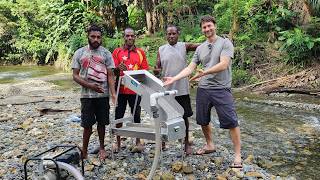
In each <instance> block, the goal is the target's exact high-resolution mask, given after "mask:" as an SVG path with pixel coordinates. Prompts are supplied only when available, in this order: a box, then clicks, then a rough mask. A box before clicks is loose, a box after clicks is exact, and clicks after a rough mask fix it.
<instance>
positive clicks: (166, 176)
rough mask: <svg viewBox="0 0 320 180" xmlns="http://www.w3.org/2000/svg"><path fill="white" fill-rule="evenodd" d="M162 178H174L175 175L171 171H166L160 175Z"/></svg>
mask: <svg viewBox="0 0 320 180" xmlns="http://www.w3.org/2000/svg"><path fill="white" fill-rule="evenodd" d="M160 179H161V180H174V179H175V178H174V175H172V174H171V173H169V172H165V173H163V174H162V175H161V177H160Z"/></svg>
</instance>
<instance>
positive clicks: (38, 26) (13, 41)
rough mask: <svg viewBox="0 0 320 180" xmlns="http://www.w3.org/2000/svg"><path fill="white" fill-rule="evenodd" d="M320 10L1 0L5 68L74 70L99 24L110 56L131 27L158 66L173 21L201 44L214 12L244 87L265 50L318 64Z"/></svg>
mask: <svg viewBox="0 0 320 180" xmlns="http://www.w3.org/2000/svg"><path fill="white" fill-rule="evenodd" d="M301 5H303V6H306V7H307V8H305V9H303V8H302V9H303V10H301V8H300V6H301ZM297 9H298V10H297ZM299 9H300V10H299ZM319 12H320V1H319V0H309V1H303V0H298V1H293V0H214V1H212V0H170V1H167V0H159V1H157V4H155V3H153V1H150V2H149V1H142V0H136V1H132V0H91V1H84V0H59V1H57V0H0V64H21V63H31V64H55V66H58V67H61V68H63V69H66V70H69V69H70V63H71V58H72V55H73V53H74V52H75V51H76V50H77V49H78V48H79V47H82V46H84V45H86V44H87V37H86V33H85V29H86V27H87V26H88V25H89V24H91V23H96V24H99V25H101V26H102V27H103V29H104V37H103V45H104V46H105V47H106V48H108V49H109V50H110V51H112V50H113V49H115V48H116V47H119V46H121V45H122V44H123V37H122V33H123V32H122V30H123V29H124V27H127V26H131V27H133V28H134V29H135V30H136V32H137V34H138V36H137V40H136V44H137V46H139V47H142V48H143V49H145V50H146V54H147V57H148V60H149V63H150V65H151V67H152V66H153V65H154V63H155V60H156V54H157V49H158V47H159V46H161V45H162V44H165V43H166V40H165V28H166V25H167V24H176V25H178V26H179V27H180V28H181V34H180V40H181V41H186V42H194V43H201V42H203V41H205V37H204V36H203V34H202V32H201V28H200V26H199V19H200V17H201V16H202V15H204V14H210V15H213V16H214V17H215V18H216V20H217V32H218V34H219V35H221V36H224V37H229V38H230V39H231V40H232V41H233V43H234V45H235V49H236V53H235V58H234V60H233V66H234V68H233V69H234V79H235V85H240V84H243V83H252V82H253V81H257V78H255V77H251V75H250V73H249V71H250V70H252V69H254V68H255V65H256V64H259V63H263V61H264V60H265V59H264V57H259V56H257V55H256V54H257V52H258V51H259V52H261V51H265V49H266V46H270V45H272V47H276V48H278V49H275V50H276V51H279V52H280V53H281V55H282V58H279V59H280V60H282V61H284V62H285V63H290V64H294V65H299V66H305V65H309V64H311V63H312V62H313V61H319V50H320V18H319ZM148 14H149V15H150V17H151V18H148V16H147V15H148ZM301 14H303V15H304V16H301ZM191 56H192V53H190V54H189V58H191Z"/></svg>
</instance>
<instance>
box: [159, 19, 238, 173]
mask: <svg viewBox="0 0 320 180" xmlns="http://www.w3.org/2000/svg"><path fill="white" fill-rule="evenodd" d="M200 26H201V29H202V32H203V33H204V35H205V36H206V38H207V41H205V42H204V43H202V44H201V45H200V46H199V47H198V48H197V49H196V52H195V54H194V56H193V59H192V62H191V63H190V64H189V66H188V67H186V68H185V69H184V70H182V71H181V72H180V73H179V74H178V75H176V76H174V77H167V78H165V80H166V81H165V83H164V84H165V85H170V84H172V83H174V82H175V81H177V80H179V79H182V78H185V77H187V76H189V75H190V74H191V73H192V72H193V70H194V69H195V68H196V67H197V65H199V64H200V63H201V64H202V65H203V68H204V70H201V71H199V72H198V73H197V74H196V75H195V76H194V77H192V78H191V79H190V80H191V81H192V80H195V79H198V78H201V79H200V81H199V87H198V89H197V97H196V112H197V114H196V119H197V123H198V124H199V125H201V128H202V132H203V134H204V136H205V138H206V145H205V146H203V147H202V148H201V149H199V150H198V151H197V152H196V154H198V155H202V154H207V153H212V152H215V151H216V149H215V146H214V144H213V142H212V141H213V139H212V130H211V126H210V124H209V123H210V111H211V108H212V107H215V109H216V111H217V114H218V117H219V121H220V127H221V128H225V129H230V135H231V139H232V142H233V145H234V151H235V157H234V161H233V164H232V165H231V166H230V167H232V168H242V162H241V142H240V128H239V124H238V119H237V114H236V112H235V106H234V101H233V97H232V94H231V64H232V63H231V59H232V58H233V53H234V48H233V45H232V43H231V42H230V40H228V39H224V38H222V37H220V36H217V35H216V21H215V19H214V18H213V17H212V16H203V17H202V18H201V23H200Z"/></svg>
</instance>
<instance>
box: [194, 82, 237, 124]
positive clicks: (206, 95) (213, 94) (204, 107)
mask: <svg viewBox="0 0 320 180" xmlns="http://www.w3.org/2000/svg"><path fill="white" fill-rule="evenodd" d="M213 106H214V107H215V109H216V112H217V114H218V118H219V122H220V127H221V128H224V129H231V128H235V127H237V126H239V124H238V116H237V113H236V110H235V105H234V101H233V96H232V94H231V90H230V89H227V88H224V89H203V88H198V89H197V97H196V120H197V124H199V125H201V126H206V125H208V124H209V123H210V112H211V108H212V107H213Z"/></svg>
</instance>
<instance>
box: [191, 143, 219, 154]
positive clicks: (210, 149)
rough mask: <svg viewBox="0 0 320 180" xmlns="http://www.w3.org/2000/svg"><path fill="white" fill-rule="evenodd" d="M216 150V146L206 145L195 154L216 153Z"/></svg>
mask: <svg viewBox="0 0 320 180" xmlns="http://www.w3.org/2000/svg"><path fill="white" fill-rule="evenodd" d="M214 152H216V148H215V147H211V146H208V145H205V146H203V147H202V148H200V149H199V150H198V151H197V152H196V153H195V154H196V155H203V154H210V153H214Z"/></svg>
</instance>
